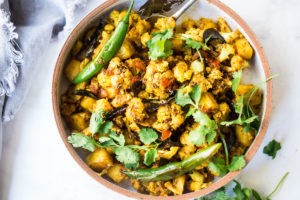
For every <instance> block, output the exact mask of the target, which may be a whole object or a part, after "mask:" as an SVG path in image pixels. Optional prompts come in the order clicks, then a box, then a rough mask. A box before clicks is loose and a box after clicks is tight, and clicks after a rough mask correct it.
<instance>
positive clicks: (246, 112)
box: [220, 71, 278, 132]
mask: <svg viewBox="0 0 300 200" xmlns="http://www.w3.org/2000/svg"><path fill="white" fill-rule="evenodd" d="M277 76H278V75H277V74H276V75H273V76H270V77H269V78H267V79H266V80H265V81H262V82H260V83H259V84H258V85H256V86H255V87H254V88H252V89H251V90H250V91H249V92H247V93H246V94H244V95H241V96H238V95H237V88H238V86H239V84H240V81H241V78H242V71H238V72H235V73H234V74H233V77H234V78H233V80H232V81H231V82H232V90H233V92H234V93H235V94H236V96H237V102H236V103H235V112H236V113H237V114H238V118H237V119H235V120H232V121H223V122H221V123H220V124H221V125H225V126H230V125H235V124H236V125H241V126H243V127H244V131H245V132H250V131H251V130H254V131H255V132H257V131H258V128H259V125H260V120H259V117H258V116H257V115H256V114H255V113H254V111H253V110H252V108H251V106H250V100H251V99H252V97H253V95H254V93H255V92H256V91H257V90H258V89H259V88H260V87H261V85H262V84H263V83H265V82H267V81H269V80H271V79H273V78H275V77H277ZM247 97H248V99H247Z"/></svg>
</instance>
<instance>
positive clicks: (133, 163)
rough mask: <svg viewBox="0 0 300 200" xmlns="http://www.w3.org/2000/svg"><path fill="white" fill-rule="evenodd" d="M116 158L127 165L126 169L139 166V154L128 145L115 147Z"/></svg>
mask: <svg viewBox="0 0 300 200" xmlns="http://www.w3.org/2000/svg"><path fill="white" fill-rule="evenodd" d="M114 152H115V154H116V159H117V160H118V161H119V162H121V163H123V164H124V165H125V168H126V169H131V168H137V167H139V164H140V163H139V162H140V157H139V154H138V153H137V152H135V151H133V150H132V149H131V148H129V147H127V146H123V147H116V148H114Z"/></svg>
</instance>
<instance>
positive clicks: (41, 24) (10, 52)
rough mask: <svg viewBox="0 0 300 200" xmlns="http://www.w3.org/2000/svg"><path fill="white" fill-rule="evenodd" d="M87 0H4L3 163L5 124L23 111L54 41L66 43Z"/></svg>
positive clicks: (0, 63)
mask: <svg viewBox="0 0 300 200" xmlns="http://www.w3.org/2000/svg"><path fill="white" fill-rule="evenodd" d="M86 3H87V1H86V0H64V1H61V0H11V1H8V0H0V159H1V149H2V125H3V124H2V122H6V121H9V120H11V119H13V118H14V116H15V114H16V112H17V111H18V110H19V109H20V107H21V105H22V103H23V100H24V97H25V95H26V93H27V91H28V89H29V87H30V83H31V80H32V79H33V78H34V76H35V75H37V74H36V72H37V70H38V68H40V67H43V63H42V61H41V60H40V58H42V57H43V49H45V48H47V45H48V44H49V43H50V41H51V38H54V37H56V36H57V34H58V33H59V32H62V33H61V34H60V37H59V38H60V39H63V38H64V36H65V35H67V32H68V31H70V30H71V29H72V27H73V23H72V22H73V18H74V11H75V10H76V9H77V8H82V7H84V6H85V5H86Z"/></svg>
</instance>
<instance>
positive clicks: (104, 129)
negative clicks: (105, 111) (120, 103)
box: [97, 121, 114, 134]
mask: <svg viewBox="0 0 300 200" xmlns="http://www.w3.org/2000/svg"><path fill="white" fill-rule="evenodd" d="M113 125H114V123H113V122H111V121H107V122H104V123H103V124H101V125H100V126H99V128H98V131H97V132H99V133H101V134H107V133H109V131H110V129H111V128H112V127H113Z"/></svg>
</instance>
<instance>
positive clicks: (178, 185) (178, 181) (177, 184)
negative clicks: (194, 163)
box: [165, 175, 185, 195]
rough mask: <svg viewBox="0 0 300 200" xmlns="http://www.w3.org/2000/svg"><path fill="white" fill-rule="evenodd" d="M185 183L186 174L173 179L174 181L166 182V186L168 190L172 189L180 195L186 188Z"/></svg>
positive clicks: (175, 193)
mask: <svg viewBox="0 0 300 200" xmlns="http://www.w3.org/2000/svg"><path fill="white" fill-rule="evenodd" d="M184 183H185V175H181V176H179V177H177V178H175V179H174V180H173V181H172V183H171V181H168V182H166V183H165V187H166V188H167V189H168V190H171V191H172V192H173V193H174V195H180V194H182V192H183V190H184Z"/></svg>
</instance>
